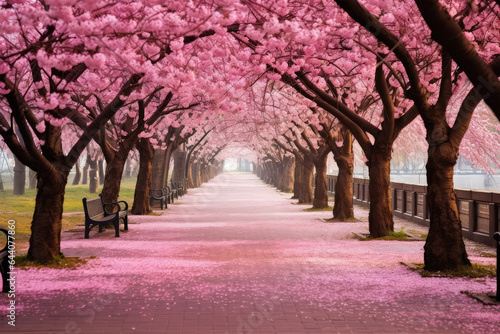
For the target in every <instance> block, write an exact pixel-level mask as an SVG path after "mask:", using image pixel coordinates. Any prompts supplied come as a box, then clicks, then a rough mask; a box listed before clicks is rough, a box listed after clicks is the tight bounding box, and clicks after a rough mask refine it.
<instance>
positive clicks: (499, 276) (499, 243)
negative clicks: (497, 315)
mask: <svg viewBox="0 0 500 334" xmlns="http://www.w3.org/2000/svg"><path fill="white" fill-rule="evenodd" d="M493 238H494V239H495V240H496V241H497V242H496V244H497V303H498V302H500V232H496V233H495V234H493Z"/></svg>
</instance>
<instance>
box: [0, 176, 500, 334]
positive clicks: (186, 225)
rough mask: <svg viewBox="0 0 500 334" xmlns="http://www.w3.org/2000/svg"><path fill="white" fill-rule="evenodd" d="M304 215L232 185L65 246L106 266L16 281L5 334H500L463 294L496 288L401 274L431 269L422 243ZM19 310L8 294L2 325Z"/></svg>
mask: <svg viewBox="0 0 500 334" xmlns="http://www.w3.org/2000/svg"><path fill="white" fill-rule="evenodd" d="M293 202H294V201H292V200H290V195H289V194H282V193H278V192H276V190H275V189H274V188H271V187H269V186H267V185H265V184H263V183H262V182H261V181H259V180H258V179H257V178H256V177H255V176H254V175H251V174H245V173H226V174H222V175H219V176H218V177H216V178H215V179H214V180H212V181H211V182H209V183H207V184H205V185H203V186H202V187H201V188H199V189H192V190H190V191H189V194H188V195H186V196H184V197H182V198H180V199H179V202H178V203H177V204H175V205H170V206H169V209H168V210H165V211H164V213H163V214H162V215H161V216H153V215H151V216H144V217H143V216H131V217H130V221H131V224H130V225H129V230H130V231H129V232H124V233H121V236H120V238H114V237H113V236H114V232H113V231H111V230H107V231H105V232H104V233H103V234H98V233H97V232H95V231H92V232H91V238H90V239H87V240H85V239H83V232H81V233H69V232H68V233H64V236H63V237H64V241H63V242H62V249H63V252H64V254H65V255H66V256H80V257H90V256H96V257H97V258H96V259H91V260H89V262H88V263H87V265H85V266H84V267H81V268H79V269H77V270H56V269H40V270H36V269H30V270H22V271H19V272H18V274H17V275H16V290H17V291H16V292H17V294H16V312H17V314H16V322H15V324H16V326H15V327H12V326H9V325H8V324H7V321H8V320H6V318H5V317H2V318H3V320H2V321H1V323H0V332H1V333H11V332H12V333H34V332H36V333H221V334H222V333H224V334H225V333H500V327H499V322H500V307H499V306H483V305H482V304H479V303H478V302H476V301H475V300H473V299H471V298H469V297H467V296H466V295H464V294H461V291H463V290H467V291H471V292H493V291H495V285H496V281H495V280H493V279H480V280H479V279H478V280H470V279H451V278H422V277H420V276H419V275H418V274H416V273H414V272H411V271H409V270H408V269H406V268H405V267H403V266H401V265H400V264H399V263H400V262H401V261H405V262H423V245H424V242H423V241H406V242H401V241H358V240H357V239H353V238H352V233H353V232H360V233H366V232H367V222H366V220H367V211H366V210H365V209H361V208H357V209H356V216H357V218H360V219H361V221H360V222H349V223H324V222H323V221H321V220H320V218H329V217H330V216H331V213H330V212H306V211H304V209H305V208H307V206H303V205H294V204H293ZM396 226H397V229H398V228H400V227H405V229H406V230H409V229H413V230H414V231H415V232H418V233H420V232H422V233H425V228H422V227H419V226H417V225H413V224H411V223H408V222H404V221H401V220H397V225H396ZM467 245H468V250H469V255H470V256H471V259H473V260H474V261H480V262H481V263H493V262H494V260H495V259H488V258H482V257H479V255H480V254H479V252H478V250H477V249H476V247H479V248H481V249H482V248H483V247H480V246H477V245H474V244H472V243H467ZM489 251H491V252H493V250H492V249H489ZM8 303H9V299H8V297H7V295H6V294H2V295H1V296H0V304H1V305H2V314H6V311H7V310H6V307H5V306H4V305H8Z"/></svg>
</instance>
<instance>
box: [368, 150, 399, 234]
mask: <svg viewBox="0 0 500 334" xmlns="http://www.w3.org/2000/svg"><path fill="white" fill-rule="evenodd" d="M390 162H391V146H390V145H381V144H377V142H375V144H374V146H373V149H372V153H371V156H370V161H369V162H368V171H369V175H370V187H369V188H370V189H369V194H370V213H369V215H368V221H369V229H370V235H371V236H372V237H374V238H380V237H383V236H386V235H387V234H388V232H389V231H394V221H393V220H392V207H391V178H390V172H391V165H390Z"/></svg>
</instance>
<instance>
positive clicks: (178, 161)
mask: <svg viewBox="0 0 500 334" xmlns="http://www.w3.org/2000/svg"><path fill="white" fill-rule="evenodd" d="M186 158H187V152H186V151H183V150H181V149H178V150H177V151H175V153H174V171H173V173H172V181H173V182H184V176H185V175H186Z"/></svg>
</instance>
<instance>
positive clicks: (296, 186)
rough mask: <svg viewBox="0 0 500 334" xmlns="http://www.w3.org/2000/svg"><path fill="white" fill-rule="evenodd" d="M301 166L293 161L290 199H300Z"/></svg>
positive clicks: (297, 161) (300, 163)
mask: <svg viewBox="0 0 500 334" xmlns="http://www.w3.org/2000/svg"><path fill="white" fill-rule="evenodd" d="M303 168H304V167H303V164H302V162H301V161H300V160H298V159H295V169H294V171H293V173H294V176H293V196H292V199H299V198H300V190H301V187H300V185H301V184H302V169H303Z"/></svg>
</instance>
